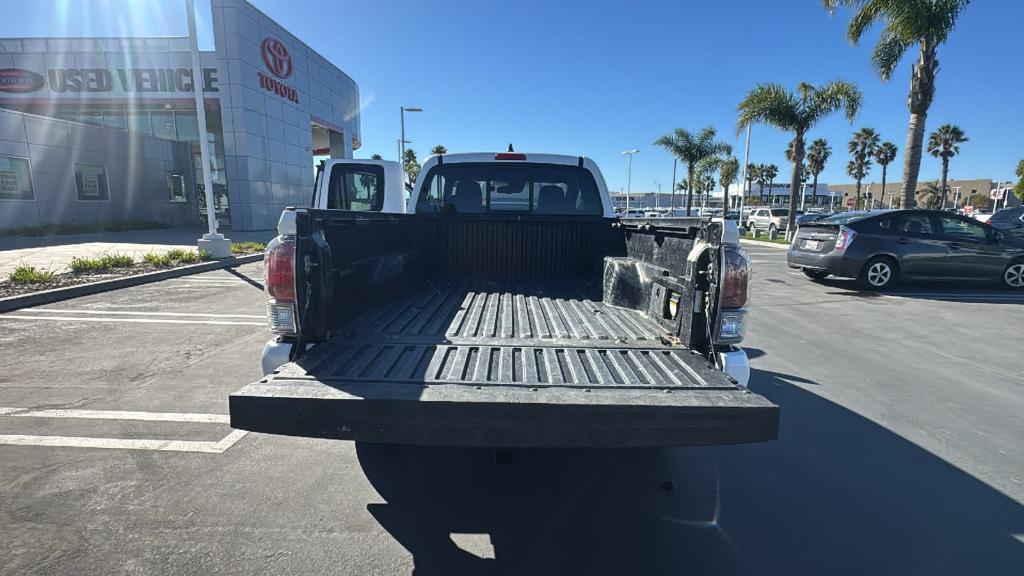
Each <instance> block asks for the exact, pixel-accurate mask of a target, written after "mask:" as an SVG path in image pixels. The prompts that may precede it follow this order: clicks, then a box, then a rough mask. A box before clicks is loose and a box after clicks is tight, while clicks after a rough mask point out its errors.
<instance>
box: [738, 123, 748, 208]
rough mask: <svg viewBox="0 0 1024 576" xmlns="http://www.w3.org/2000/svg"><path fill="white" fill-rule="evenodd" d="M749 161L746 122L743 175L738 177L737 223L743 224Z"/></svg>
mask: <svg viewBox="0 0 1024 576" xmlns="http://www.w3.org/2000/svg"><path fill="white" fill-rule="evenodd" d="M749 161H750V124H747V143H746V145H744V146H743V175H742V176H741V177H740V219H739V223H740V225H741V226H742V225H743V205H744V204H745V203H746V201H747V194H749V193H750V190H747V162H749Z"/></svg>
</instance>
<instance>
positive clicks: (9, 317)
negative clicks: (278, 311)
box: [0, 314, 267, 326]
mask: <svg viewBox="0 0 1024 576" xmlns="http://www.w3.org/2000/svg"><path fill="white" fill-rule="evenodd" d="M0 320H57V321H71V320H73V321H75V322H126V323H139V324H212V325H217V326H266V325H267V323H266V322H229V321H226V320H177V319H170V318H167V319H159V318H87V317H83V316H18V315H13V314H3V315H0Z"/></svg>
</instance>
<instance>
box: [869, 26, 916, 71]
mask: <svg viewBox="0 0 1024 576" xmlns="http://www.w3.org/2000/svg"><path fill="white" fill-rule="evenodd" d="M910 45H911V42H908V41H906V40H904V39H903V38H901V37H900V36H899V35H898V34H896V33H894V32H893V31H891V30H890V29H889V28H888V27H887V28H886V29H885V31H884V32H882V37H881V38H879V40H878V44H875V51H874V52H872V54H871V67H872V68H874V69H875V72H878V76H879V77H880V78H881V79H882V80H886V81H888V80H889V79H890V78H892V73H893V72H894V71H895V70H896V66H897V65H898V64H899V63H900V60H901V59H902V58H903V55H904V54H906V53H907V49H908V48H910Z"/></svg>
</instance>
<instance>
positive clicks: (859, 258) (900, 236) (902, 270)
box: [787, 210, 1024, 290]
mask: <svg viewBox="0 0 1024 576" xmlns="http://www.w3.org/2000/svg"><path fill="white" fill-rule="evenodd" d="M1018 219H1019V218H1018ZM1001 220H1003V219H1002V218H1001ZM1006 221H1007V227H1005V228H1002V229H1000V228H999V227H997V226H995V225H991V224H984V223H981V222H978V221H977V220H974V219H973V218H969V217H966V216H961V215H959V214H955V213H952V212H944V211H939V210H881V211H879V210H876V211H871V212H863V211H856V212H843V213H840V214H835V215H833V216H829V217H826V218H822V219H820V220H817V221H814V222H807V223H805V224H803V225H801V226H800V228H799V229H798V231H797V234H796V236H795V237H794V239H793V242H792V244H791V245H790V247H789V252H788V254H787V263H788V264H789V267H790V268H797V269H800V270H802V271H803V273H804V274H805V275H806V276H807V277H809V278H811V279H814V280H820V279H823V278H825V277H827V276H829V275H832V276H838V277H842V278H856V279H857V282H858V284H859V285H860V286H861V287H862V288H865V289H869V290H884V289H887V288H890V287H892V286H893V285H894V284H896V282H897V281H899V280H911V279H914V280H983V281H990V282H998V283H1000V284H1002V285H1003V286H1005V287H1006V288H1011V289H1017V290H1019V289H1024V238H1021V237H1019V236H1016V235H1014V234H1012V233H1010V231H1014V230H1021V229H1024V222H1021V224H1022V226H1018V225H1017V224H1015V223H1014V222H1013V220H1012V215H1011V216H1010V217H1006Z"/></svg>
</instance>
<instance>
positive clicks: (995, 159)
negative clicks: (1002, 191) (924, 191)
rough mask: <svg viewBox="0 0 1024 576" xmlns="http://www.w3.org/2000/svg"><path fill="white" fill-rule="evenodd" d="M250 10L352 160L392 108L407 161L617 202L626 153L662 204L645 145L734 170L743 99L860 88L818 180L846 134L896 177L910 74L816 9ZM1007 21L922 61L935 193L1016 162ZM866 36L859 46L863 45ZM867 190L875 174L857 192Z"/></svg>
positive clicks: (1018, 119) (16, 14) (45, 3)
mask: <svg viewBox="0 0 1024 576" xmlns="http://www.w3.org/2000/svg"><path fill="white" fill-rule="evenodd" d="M200 1H201V2H202V0H200ZM206 1H207V2H208V0H206ZM253 3H254V4H255V5H256V6H257V7H258V8H260V9H261V10H263V11H264V12H265V13H266V14H267V15H269V16H270V17H271V18H273V19H275V20H277V21H278V22H279V23H281V24H282V25H283V26H284V27H285V28H287V29H289V30H290V31H292V32H293V33H294V34H296V35H297V36H298V37H300V38H302V39H303V40H305V41H306V42H307V43H308V44H309V45H310V46H312V47H313V48H314V49H316V50H317V51H319V52H320V53H321V54H323V55H324V56H325V57H327V58H328V59H329V60H330V61H332V62H333V63H335V64H336V65H337V66H338V67H340V68H341V69H342V70H344V71H346V72H347V73H348V74H350V75H351V76H352V77H353V78H355V80H356V82H357V83H358V84H359V86H360V91H361V97H362V101H363V107H364V109H363V111H362V114H363V115H362V140H363V147H362V149H360V150H359V151H357V156H369V155H370V154H373V153H380V154H382V155H383V156H384V157H385V158H394V157H395V155H396V153H397V152H396V139H397V138H398V132H399V117H398V116H399V107H400V106H402V105H406V106H421V107H423V108H424V110H425V111H424V112H423V113H418V114H409V115H407V117H406V120H407V123H406V129H407V137H408V138H409V139H410V140H413V141H414V143H413V144H412V147H413V148H414V149H415V150H417V152H419V153H420V154H421V156H422V155H425V153H426V151H427V150H428V149H429V148H430V147H432V146H433V145H434V144H437V143H442V144H444V145H445V146H447V147H448V149H449V150H450V151H452V152H458V151H479V150H501V149H504V148H505V147H506V146H507V145H508V144H509V143H510V142H511V143H514V144H515V146H516V149H517V150H521V151H543V152H564V153H570V154H585V155H587V156H590V157H593V158H594V159H596V160H597V161H598V163H599V164H600V165H601V167H602V170H603V171H604V174H605V178H606V179H607V181H608V184H609V187H611V188H612V189H615V190H618V189H619V188H620V187H623V186H625V182H626V161H625V158H624V157H623V156H621V154H620V152H621V151H622V150H625V149H628V148H638V149H640V153H639V154H637V155H636V156H635V157H634V162H633V189H634V190H650V189H654V188H655V184H654V183H655V182H660V183H661V185H662V189H663V190H664V191H666V192H667V191H668V189H669V187H670V182H671V179H672V160H671V158H670V157H669V156H668V154H667V153H665V152H664V151H662V150H660V149H658V148H656V147H654V146H653V145H652V144H651V143H652V142H653V141H654V140H655V139H656V138H657V137H658V136H659V135H661V134H663V133H666V132H668V131H670V130H671V129H673V128H676V127H684V128H689V129H694V130H695V129H699V128H701V127H704V126H708V125H712V126H715V127H716V128H717V129H718V131H719V134H720V136H721V137H722V138H723V139H725V140H726V141H728V142H730V143H732V144H733V146H734V148H735V151H736V154H737V156H738V157H739V158H740V159H741V160H742V153H743V142H742V137H741V136H738V135H737V134H736V131H735V122H736V105H737V103H738V102H739V101H740V99H741V98H742V97H743V95H744V94H745V92H746V91H747V90H749V89H750V88H751V87H753V86H754V84H756V83H758V82H779V83H782V84H784V85H787V86H791V87H792V86H795V85H796V83H797V82H799V81H808V82H812V83H824V82H827V81H829V80H831V79H834V78H843V79H846V80H850V81H853V82H855V83H857V84H858V85H859V86H860V87H861V89H862V90H863V91H864V105H863V107H862V109H861V112H860V114H859V116H858V118H857V120H856V121H855V122H854V124H853V125H852V126H851V125H850V124H849V123H847V122H846V121H845V120H844V119H843V118H842V117H841V116H839V115H837V116H834V117H832V118H830V119H828V120H826V121H824V122H822V123H821V124H820V125H819V126H818V127H817V128H816V129H815V130H814V131H813V132H812V133H811V134H810V136H811V137H815V138H816V137H823V138H827V139H828V140H829V141H830V143H831V144H832V146H833V149H834V153H833V158H832V160H831V161H830V163H829V166H828V168H827V169H826V171H825V172H824V173H823V175H822V180H824V181H828V182H847V181H849V178H848V177H846V176H845V175H844V169H845V166H846V161H847V158H846V156H847V154H846V142H847V140H849V137H850V134H851V133H852V132H853V131H854V129H856V128H859V127H862V126H871V127H873V128H875V129H876V130H877V131H878V132H879V133H880V134H881V135H882V138H883V140H891V141H892V142H894V143H896V145H897V146H899V148H900V156H899V157H898V158H897V160H896V162H894V163H893V165H891V166H890V180H898V179H899V177H900V176H899V174H900V172H901V166H902V160H903V158H902V151H903V147H904V141H905V138H906V124H907V120H908V112H907V108H906V92H907V87H908V79H909V74H910V72H909V70H910V62H911V60H912V58H911V57H908V58H906V59H905V60H904V62H903V63H902V64H901V66H900V69H899V70H898V72H897V73H896V74H895V76H894V78H893V80H892V81H890V82H888V83H882V82H881V81H880V80H879V79H878V78H877V77H876V76H875V75H874V73H873V72H872V70H871V68H870V66H869V55H870V51H871V46H872V42H871V41H869V42H866V43H864V44H862V45H861V46H857V47H853V46H851V45H850V44H849V43H848V42H847V40H846V38H845V35H844V32H845V28H846V23H847V21H848V19H849V13H847V12H840V13H838V14H837V15H836V16H835V17H830V16H829V15H828V14H827V13H826V12H825V11H824V10H823V9H821V6H820V2H819V1H818V0H779V1H775V2H764V1H763V0H735V1H732V2H691V1H686V2H683V1H676V2H669V1H663V2H650V1H646V0H634V1H631V2H621V1H619V2H597V1H582V0H572V1H566V0H560V1H557V2H553V1H550V0H548V1H543V0H517V1H516V2H497V1H490V0H445V1H444V2H422V1H418V0H417V1H392V0H344V1H329V2H328V1H321V2H313V1H304V0H253ZM126 5H130V6H131V7H132V10H127V9H125V6H126ZM180 6H181V4H180V2H179V1H177V0H171V1H169V2H143V1H141V0H137V1H127V0H40V1H38V2H34V3H31V4H29V3H24V4H22V3H18V4H17V5H11V6H8V7H7V14H8V18H6V19H5V20H4V21H3V22H0V36H20V35H25V36H40V35H90V34H99V35H114V34H125V35H135V34H137V35H146V34H177V33H184V30H185V28H184V18H183V17H182V16H181V14H182V12H181V9H180ZM130 13H131V14H135V16H134V17H129V16H126V14H130ZM55 14H56V15H57V16H55ZM111 14H117V15H118V18H117V20H116V21H112V20H111ZM61 15H63V16H64V17H63V18H61ZM1022 21H1024V2H1016V1H1010V0H1002V1H976V2H973V3H972V4H971V5H970V6H969V7H968V9H967V11H966V12H965V13H964V14H963V16H962V17H961V19H960V22H959V24H958V26H957V29H956V30H955V31H954V32H953V34H952V36H951V37H950V39H949V41H948V43H947V44H946V45H944V46H942V48H941V49H940V51H939V60H940V65H941V70H940V72H939V77H938V82H937V84H938V91H937V94H936V98H935V102H934V104H933V105H932V108H931V112H930V114H929V117H928V129H929V130H931V129H934V128H935V127H937V126H938V125H940V124H942V123H946V122H951V123H956V124H959V125H960V126H961V127H962V128H963V129H964V130H965V132H966V133H967V135H968V136H969V137H970V138H971V140H970V142H968V143H966V144H964V145H963V146H962V149H961V150H962V151H961V155H960V156H959V157H957V158H955V159H954V160H953V161H952V163H951V170H950V172H951V177H955V178H999V179H1011V178H1013V169H1014V167H1015V166H1016V164H1017V161H1018V160H1020V159H1021V158H1024V139H1022V138H1021V134H1024V78H1022V77H1021V69H1022V65H1024V64H1022V63H1024V43H1022V42H1020V37H1019V33H1020V29H1019V24H1020V22H1022ZM112 22H113V23H112ZM202 24H205V22H202ZM875 37H877V30H875V31H873V33H872V34H871V35H870V38H869V40H873V39H874V38H875ZM787 141H788V137H787V136H786V135H784V134H782V133H780V132H778V131H776V130H774V129H771V128H767V127H755V129H754V133H753V137H752V141H751V152H750V160H751V161H752V162H773V163H775V164H777V165H779V166H780V168H781V170H780V172H783V173H784V174H786V173H788V172H787V170H788V166H787V165H786V162H785V158H784V155H783V151H784V150H785V147H786V143H787ZM939 170H940V165H939V162H938V160H936V159H934V158H931V157H926V158H925V159H924V161H923V165H922V168H921V179H922V180H924V179H935V178H937V177H938V176H939ZM880 175H881V172H880V169H878V168H877V167H876V168H875V169H874V170H873V171H872V172H871V174H870V176H869V178H871V179H876V180H877V179H878V178H880Z"/></svg>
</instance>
